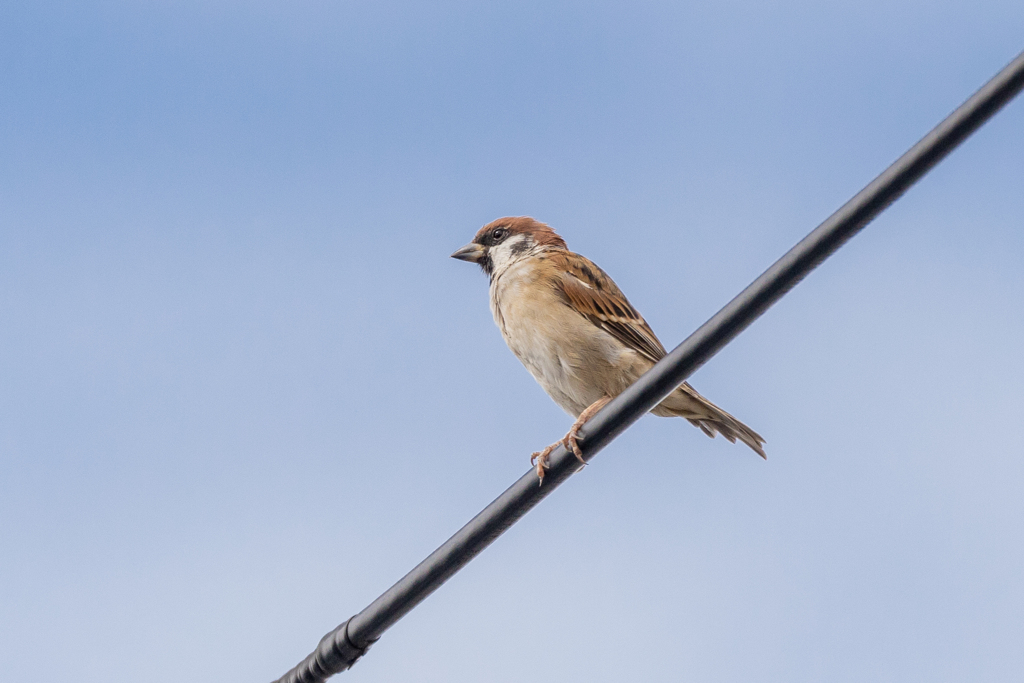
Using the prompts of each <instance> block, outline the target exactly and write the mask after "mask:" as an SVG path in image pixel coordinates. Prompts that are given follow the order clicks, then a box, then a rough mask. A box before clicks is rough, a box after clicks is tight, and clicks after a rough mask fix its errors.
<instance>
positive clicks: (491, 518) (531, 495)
mask: <svg viewBox="0 0 1024 683" xmlns="http://www.w3.org/2000/svg"><path fill="white" fill-rule="evenodd" d="M1022 88H1024V52H1022V53H1021V54H1019V55H1018V56H1017V57H1016V58H1015V59H1014V60H1013V61H1012V62H1010V63H1009V64H1008V65H1007V66H1006V67H1005V68H1003V70H1002V71H1000V72H999V73H998V74H996V75H995V76H994V77H993V78H992V80H990V81H989V82H988V83H986V84H985V85H984V86H982V88H981V89H980V90H978V92H976V93H975V94H974V95H972V96H971V97H970V99H968V100H967V101H966V102H964V103H963V104H962V105H960V106H959V107H958V108H957V109H956V110H955V111H954V112H953V113H952V114H950V115H949V116H947V117H946V118H945V119H944V120H943V121H942V122H941V123H940V124H939V125H937V126H936V127H935V128H934V129H932V131H931V132H930V133H928V134H927V135H926V136H924V138H922V139H921V141H920V142H918V143H917V144H916V145H914V146H913V147H911V148H910V149H909V150H908V151H907V152H906V153H905V154H903V156H901V157H900V158H899V159H897V160H896V161H895V162H894V163H893V164H892V165H891V166H889V168H887V169H885V171H883V172H882V173H881V175H879V176H878V177H877V178H875V179H874V180H872V181H871V183H869V184H868V186H867V187H865V188H864V189H863V190H861V191H860V192H858V193H857V194H856V195H855V196H854V197H853V199H851V200H850V201H848V202H846V204H844V205H843V206H842V207H840V209H839V210H838V211H836V212H835V213H834V214H832V215H831V216H829V217H828V219H826V220H825V222H824V223H822V224H821V225H819V226H818V227H817V228H815V229H814V230H813V231H812V232H811V233H810V234H809V235H807V237H805V238H804V239H802V240H801V241H800V242H799V243H797V245H796V246H794V247H793V248H792V249H790V250H789V251H788V252H786V254H785V255H783V257H782V258H780V259H779V260H778V261H776V262H775V263H774V264H772V266H771V267H770V268H768V270H766V271H765V272H764V273H763V274H762V275H761V276H760V277H759V278H757V279H756V280H754V282H752V283H751V284H750V286H748V287H747V288H746V289H744V290H743V291H742V292H740V294H739V295H738V296H736V298H734V299H733V300H732V301H730V302H729V303H728V304H726V305H725V307H724V308H723V309H722V310H720V311H719V312H718V313H716V314H715V315H714V316H713V317H712V318H711V319H710V320H708V321H707V322H706V323H704V324H703V325H701V326H700V328H698V329H697V331H696V332H694V333H693V334H691V335H690V336H689V337H687V338H686V339H685V340H684V341H683V343H682V344H680V345H679V346H677V347H676V348H675V349H673V350H672V351H671V352H670V353H669V354H668V355H667V356H665V357H664V358H663V359H661V360H660V361H659V362H658V363H657V364H656V365H655V366H654V367H653V368H651V369H650V370H649V371H648V372H647V373H645V374H644V375H643V376H642V377H641V378H640V379H638V380H637V381H636V382H635V383H634V384H633V385H632V386H630V387H629V388H627V389H626V390H625V391H624V392H622V393H621V394H619V395H618V396H616V397H615V398H614V399H613V400H612V401H611V402H610V403H609V404H608V405H607V406H605V407H604V408H603V409H601V411H600V412H598V413H597V414H596V415H595V416H594V417H593V418H591V419H590V421H589V422H587V423H586V424H585V425H584V427H583V429H582V430H581V432H580V446H581V448H582V450H583V457H584V458H585V459H586V460H590V459H591V458H593V457H594V456H595V455H596V454H597V453H598V451H600V450H601V449H602V448H604V447H605V446H607V445H608V444H609V443H611V441H612V440H613V439H614V438H615V437H617V436H618V435H619V434H621V433H622V432H623V431H625V430H626V429H627V428H628V427H629V426H630V425H632V424H633V423H634V422H636V421H637V420H639V419H640V417H641V416H643V415H644V414H645V413H646V412H648V411H649V410H650V409H651V408H653V407H654V406H656V405H657V404H658V403H660V402H661V401H662V399H664V398H665V397H666V396H668V395H669V394H670V393H672V391H673V390H674V389H675V388H676V387H677V386H679V385H680V384H681V383H682V382H683V381H685V380H686V379H687V378H688V377H689V376H690V375H692V374H693V373H694V372H695V371H696V370H697V369H698V368H700V367H701V366H702V365H704V363H706V362H707V361H708V360H709V359H710V358H711V357H712V356H714V355H715V354H716V353H718V352H719V351H721V350H722V348H724V347H725V345H726V344H728V343H729V342H730V341H732V340H733V339H734V338H735V337H736V336H737V335H738V334H739V333H740V332H742V331H743V330H745V329H746V328H747V326H749V325H750V324H751V323H752V322H754V321H755V320H756V319H757V318H758V317H760V315H761V314H762V313H764V312H765V311H766V310H768V308H769V307H770V306H771V305H772V304H774V303H775V302H776V301H778V300H779V299H781V298H782V297H783V296H784V295H785V294H786V292H788V291H789V290H790V289H792V288H793V287H794V286H795V285H796V284H797V283H799V282H800V281H801V280H802V279H803V278H804V277H806V276H807V274H808V273H810V272H811V271H812V270H814V268H816V267H817V266H818V265H819V264H820V263H821V262H822V261H824V260H825V259H826V258H828V257H829V256H831V255H832V254H833V253H834V252H835V251H836V250H837V249H839V247H841V246H843V244H845V243H846V241H847V240H849V239H850V238H851V237H853V236H854V235H856V234H857V233H858V232H859V231H860V230H861V229H862V228H863V227H864V226H865V225H867V224H868V223H869V222H871V220H872V219H874V218H875V216H877V215H878V214H879V213H881V212H882V211H884V210H885V209H886V208H887V207H888V206H889V205H890V204H892V203H893V202H894V201H896V200H897V199H899V198H900V196H902V195H903V193H904V192H906V191H907V190H908V189H909V188H910V187H911V185H913V184H914V183H915V182H917V181H918V180H920V179H921V177H922V176H924V174H925V173H927V172H928V171H929V170H931V168H932V167H933V166H935V165H936V164H937V163H939V162H940V161H942V159H943V158H945V156H946V155H947V154H949V153H950V152H951V151H952V150H953V149H955V148H956V147H957V146H958V145H959V144H960V143H961V142H963V141H964V140H965V139H966V138H967V137H968V136H969V135H970V134H971V133H973V132H974V131H975V130H977V129H978V128H979V127H980V126H981V125H982V124H983V123H985V122H986V121H988V119H990V118H991V117H992V116H993V115H994V114H995V113H996V112H997V111H999V110H1000V109H1001V108H1002V107H1003V105H1005V104H1006V103H1007V102H1009V101H1010V100H1012V99H1013V98H1014V97H1015V96H1016V95H1017V94H1018V93H1019V92H1020V90H1021V89H1022ZM548 462H549V469H548V470H547V473H546V475H545V477H544V485H543V486H537V476H536V474H535V473H534V471H533V470H532V469H531V470H530V471H529V472H528V473H527V474H525V475H523V476H522V477H521V478H520V479H519V481H517V482H516V483H514V484H512V486H510V487H509V488H508V489H507V490H506V491H505V492H504V493H502V494H501V495H500V496H498V498H497V499H495V500H494V502H492V503H491V504H490V505H488V506H487V507H486V508H484V509H483V511H481V512H480V513H479V514H478V515H477V516H476V517H474V518H473V519H472V520H470V522H469V523H468V524H466V526H464V527H462V528H461V529H459V531H458V532H457V533H456V534H455V535H454V536H452V537H451V538H450V539H448V540H447V541H445V542H444V544H442V545H441V547H439V548H438V549H437V550H435V551H434V552H433V553H431V554H430V556H429V557H427V559H425V560H423V562H421V563H420V564H418V565H417V566H416V567H415V568H414V569H413V570H412V571H411V572H409V573H408V574H406V575H405V576H404V577H402V579H401V580H400V581H398V583H396V584H395V585H394V586H392V587H391V588H389V589H388V590H387V592H385V593H384V594H383V595H381V596H380V597H379V598H377V599H376V600H374V601H373V602H372V603H370V605H369V606H368V607H367V608H366V609H364V610H363V611H362V612H360V613H359V614H357V615H355V616H353V617H352V618H350V619H349V620H348V621H346V622H345V623H343V624H342V625H341V626H339V627H338V628H336V629H334V630H333V631H331V632H330V633H328V634H327V635H326V636H324V637H323V639H321V641H320V644H319V645H318V647H317V649H316V650H315V651H314V652H313V653H312V654H310V655H309V656H308V657H306V658H305V659H304V660H303V661H302V662H300V663H299V664H298V665H297V666H296V667H295V668H293V669H292V670H291V671H289V672H288V673H287V674H285V675H284V676H282V677H281V678H279V679H278V680H277V681H276V682H275V683H322V681H325V680H326V679H327V678H329V677H330V676H332V675H333V674H335V673H338V672H341V671H344V670H346V669H348V668H349V667H351V666H352V665H353V664H354V663H355V662H356V660H357V659H359V658H360V657H361V656H362V655H363V654H365V653H366V650H367V649H369V647H370V645H372V644H373V643H375V642H376V641H377V640H378V639H379V638H380V637H381V635H383V633H384V631H386V630H387V629H388V628H389V627H391V626H392V625H393V624H394V623H395V622H397V621H398V620H399V619H401V618H402V617H403V616H405V614H407V613H408V612H409V611H410V610H411V609H412V608H413V607H415V606H416V605H418V604H419V603H420V602H422V601H423V600H424V599H425V598H426V597H427V596H428V595H430V594H431V593H433V592H434V591H435V590H437V589H438V588H439V587H440V586H441V584H443V583H444V582H445V581H447V580H448V579H449V578H451V576H452V575H453V574H455V572H457V571H459V570H460V569H461V568H462V567H464V566H465V565H466V564H467V563H469V561H470V560H472V559H473V558H474V557H476V556H477V554H479V553H480V552H481V551H483V549H484V548H486V547H487V546H488V545H490V544H491V542H492V541H494V539H496V538H497V537H498V536H500V535H501V534H502V533H503V532H504V531H505V530H506V529H508V528H509V527H510V526H512V525H513V524H515V523H516V521H517V520H518V519H519V518H520V517H522V516H523V515H525V514H526V513H527V512H529V511H530V509H532V508H533V506H535V505H536V504H537V503H539V502H540V501H541V500H542V499H543V498H544V497H546V496H547V495H548V494H550V493H551V492H552V491H554V490H555V488H557V487H558V485H559V484H561V483H562V482H563V481H565V480H566V479H568V478H569V477H570V476H571V475H572V474H573V473H574V472H575V471H576V469H577V468H578V466H579V462H578V461H577V460H576V457H575V456H574V455H573V454H572V453H570V452H568V451H566V449H565V448H564V447H562V446H559V447H558V448H557V449H555V450H554V451H553V452H552V453H551V457H550V460H549V461H548Z"/></svg>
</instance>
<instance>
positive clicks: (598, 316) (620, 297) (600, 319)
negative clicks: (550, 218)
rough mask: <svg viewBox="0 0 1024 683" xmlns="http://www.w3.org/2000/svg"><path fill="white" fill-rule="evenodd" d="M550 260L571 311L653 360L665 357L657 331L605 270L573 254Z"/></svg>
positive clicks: (554, 255)
mask: <svg viewBox="0 0 1024 683" xmlns="http://www.w3.org/2000/svg"><path fill="white" fill-rule="evenodd" d="M549 258H551V260H552V262H553V263H554V265H555V266H556V267H557V271H558V279H557V281H556V283H555V284H556V285H557V286H558V287H559V288H560V289H561V291H562V294H563V295H564V298H565V301H566V303H567V304H568V305H569V306H570V307H571V308H573V309H574V310H575V311H576V312H578V313H579V314H580V315H582V316H583V317H585V318H586V319H587V320H589V321H590V322H592V323H593V324H594V325H597V326H598V327H600V328H601V329H602V330H604V331H605V332H607V333H608V334H610V335H612V336H613V337H615V338H616V339H618V340H619V341H620V342H622V343H623V344H625V345H626V346H628V347H629V348H631V349H633V350H634V351H636V352H638V353H640V354H642V355H643V356H645V357H647V358H649V359H650V360H651V361H653V362H655V363H656V362H658V361H659V360H661V358H662V357H664V355H665V347H664V346H662V345H661V342H660V341H658V337H657V336H655V334H654V331H653V330H651V328H650V327H649V326H648V325H647V323H646V322H644V319H643V317H641V315H640V314H639V313H638V312H637V310H636V309H635V308H633V306H631V305H630V303H629V301H628V300H627V299H626V296H625V295H624V294H623V293H622V291H621V290H620V289H619V288H618V286H617V285H616V284H615V283H614V282H613V281H612V279H611V278H610V277H608V275H607V274H606V273H605V272H604V271H603V270H601V269H600V268H598V267H597V265H595V264H594V263H593V262H592V261H590V260H589V259H588V258H586V257H584V256H580V255H579V254H574V253H572V252H556V253H552V254H551V255H550V257H549Z"/></svg>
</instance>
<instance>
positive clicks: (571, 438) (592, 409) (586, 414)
mask: <svg viewBox="0 0 1024 683" xmlns="http://www.w3.org/2000/svg"><path fill="white" fill-rule="evenodd" d="M611 400H612V397H611V396H602V397H601V398H599V399H597V400H596V401H594V402H593V403H591V404H590V405H589V406H587V409H586V410H584V411H583V412H582V413H580V416H579V417H577V418H576V421H575V422H573V423H572V427H570V428H569V433H568V434H566V435H565V438H564V439H562V444H564V445H565V447H566V448H568V449H569V450H570V451H572V452H573V454H574V455H575V456H576V459H577V460H579V461H580V462H581V463H583V464H584V465H586V464H587V461H586V460H584V459H583V451H581V450H580V447H579V446H578V445H577V444H576V437H577V436H579V433H580V429H581V428H582V427H583V425H585V424H586V423H587V420H589V419H590V418H592V417H593V416H594V413H596V412H597V411H599V410H601V408H604V407H605V406H606V405H608V402H609V401H611Z"/></svg>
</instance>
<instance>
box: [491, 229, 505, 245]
mask: <svg viewBox="0 0 1024 683" xmlns="http://www.w3.org/2000/svg"><path fill="white" fill-rule="evenodd" d="M507 234H508V230H506V229H505V228H498V229H497V230H495V231H494V232H493V233H491V237H493V238H494V241H495V242H500V241H502V240H503V239H505V235H507Z"/></svg>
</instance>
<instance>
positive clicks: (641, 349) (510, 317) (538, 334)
mask: <svg viewBox="0 0 1024 683" xmlns="http://www.w3.org/2000/svg"><path fill="white" fill-rule="evenodd" d="M451 256H452V258H455V259H459V260H462V261H468V262H470V263H476V264H477V265H479V266H480V267H481V268H482V269H483V272H484V273H485V274H486V275H487V276H488V277H489V278H490V307H491V313H492V314H493V316H494V322H495V323H496V324H497V326H498V329H499V330H501V335H502V337H504V339H505V343H506V344H508V347H509V349H511V351H512V353H513V354H515V356H516V357H517V358H518V359H519V360H520V361H521V362H522V364H523V365H524V366H526V369H527V370H529V372H530V374H531V375H533V377H534V379H536V380H537V382H538V383H539V384H540V385H541V387H542V388H543V389H544V391H545V392H547V394H548V396H550V397H551V398H552V399H553V400H554V402H555V403H557V404H558V405H559V406H560V407H561V408H562V409H563V410H565V411H566V412H567V413H569V415H570V416H572V417H574V418H575V422H573V425H572V427H571V428H570V429H569V431H568V432H567V433H566V435H565V436H564V437H563V438H562V439H560V440H559V441H556V442H555V443H553V444H551V445H550V446H548V447H546V448H545V449H543V450H542V451H538V452H536V453H533V455H532V456H531V457H530V463H531V465H533V466H535V467H536V473H537V478H538V479H539V480H540V484H543V483H544V470H545V469H547V466H548V465H547V461H548V457H549V455H550V454H551V452H552V451H553V450H554V449H555V448H556V447H557V446H558V445H559V444H562V445H564V446H565V448H566V449H567V450H570V451H572V453H573V454H574V455H575V456H576V457H577V458H578V459H579V460H580V462H581V463H583V464H584V465H585V464H586V461H585V460H584V459H583V453H582V451H581V449H580V447H579V443H578V442H579V431H580V428H581V427H582V426H583V425H584V424H585V423H586V422H587V420H589V419H590V418H591V417H592V416H593V415H594V414H595V413H597V411H599V410H600V409H601V408H603V407H604V406H605V405H606V404H607V403H608V402H609V401H610V400H611V399H612V398H614V397H615V396H617V395H618V394H619V393H621V392H622V391H623V390H624V389H625V388H626V387H628V386H629V385H630V384H632V383H633V382H634V381H636V380H637V379H638V378H639V377H640V376H641V375H642V374H644V373H645V372H646V371H647V370H649V369H650V368H651V367H652V366H653V365H654V364H655V363H657V362H658V361H659V360H661V358H663V357H664V356H665V347H664V346H662V344H661V342H660V341H659V340H658V337H657V336H656V335H655V334H654V331H653V330H652V329H651V327H650V325H648V324H647V322H646V321H645V320H644V319H643V317H642V316H641V315H640V313H638V312H637V310H636V309H635V308H634V307H633V305H632V304H630V303H629V300H628V299H626V296H625V294H623V293H622V290H620V289H619V287H618V286H617V285H616V284H615V282H614V281H613V280H612V279H611V278H610V277H609V276H608V275H607V274H606V273H605V272H604V271H603V270H601V269H600V268H599V267H598V266H597V265H596V264H595V263H594V262H593V261H591V260H590V259H588V258H587V257H585V256H581V255H580V254H576V253H573V252H571V251H569V248H568V246H567V245H566V243H565V240H564V239H562V237H561V236H560V235H558V234H557V233H556V232H555V231H554V230H553V229H552V228H551V227H550V226H549V225H547V224H545V223H541V222H540V221H537V220H535V219H533V218H531V217H529V216H509V217H506V218H499V219H498V220H496V221H493V222H491V223H488V224H487V225H485V226H484V227H482V228H480V230H479V231H478V232H477V233H476V236H475V237H474V238H473V241H472V242H470V243H469V244H467V245H466V246H464V247H462V248H460V249H458V250H457V251H456V252H455V253H453V254H452V255H451ZM651 413H653V414H654V415H658V416H661V417H682V418H685V419H686V420H688V421H689V422H690V423H691V424H693V425H694V426H696V427H698V428H699V429H700V430H701V431H703V432H704V433H705V434H707V435H708V436H709V437H711V438H714V436H715V434H721V435H722V436H723V437H725V438H726V439H727V440H729V441H730V442H732V443H736V440H737V439H738V440H740V441H742V442H743V443H744V444H746V445H747V446H749V447H750V448H751V449H752V450H753V451H754V452H755V453H757V454H758V455H760V456H761V457H762V458H765V459H767V457H768V456H767V455H766V454H765V451H764V443H765V440H764V438H763V437H762V436H761V435H760V434H758V433H757V432H755V431H754V430H753V429H751V428H750V427H748V426H747V425H745V424H743V423H742V422H740V421H739V420H737V419H736V418H735V417H733V416H732V415H730V414H729V413H727V412H725V411H724V410H722V409H721V408H719V407H718V406H716V405H715V404H714V403H712V402H711V401H709V400H708V399H706V398H704V397H703V396H701V395H700V394H699V393H697V391H696V390H695V389H694V388H693V387H692V386H690V384H689V383H688V382H683V383H682V384H681V385H679V386H678V387H677V388H676V389H675V390H674V391H673V392H672V393H671V394H669V396H668V397H667V398H665V400H663V401H662V402H661V403H659V404H658V405H657V406H655V407H654V408H653V409H652V410H651Z"/></svg>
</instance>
